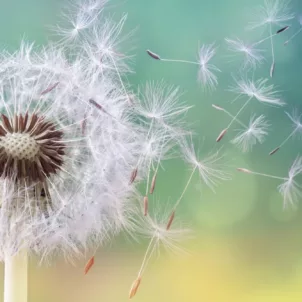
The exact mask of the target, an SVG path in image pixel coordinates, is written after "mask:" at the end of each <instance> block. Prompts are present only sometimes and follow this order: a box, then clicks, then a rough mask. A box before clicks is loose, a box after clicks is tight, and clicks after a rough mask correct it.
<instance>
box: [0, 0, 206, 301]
mask: <svg viewBox="0 0 302 302" xmlns="http://www.w3.org/2000/svg"><path fill="white" fill-rule="evenodd" d="M103 2H104V1H100V2H99V1H96V0H88V1H87V2H86V1H85V2H83V3H80V4H76V7H77V9H78V11H77V12H76V13H75V15H72V16H71V17H70V18H69V19H68V20H72V21H71V24H72V29H71V30H65V29H63V28H62V27H58V28H57V30H58V33H59V34H61V37H63V38H62V39H60V40H59V41H58V42H56V43H52V44H49V45H45V46H44V47H43V48H42V49H38V48H35V47H34V45H32V44H27V43H25V42H22V43H21V47H20V49H19V50H18V51H16V52H15V53H13V54H10V53H8V52H3V53H2V54H1V57H0V66H1V67H0V112H1V116H0V163H1V164H0V196H1V199H0V200H1V207H0V259H1V260H3V261H4V262H5V286H4V288H5V299H4V301H5V302H12V301H16V300H14V295H15V293H16V292H18V291H19V284H18V282H15V281H16V278H17V273H19V271H17V270H16V267H19V268H20V267H22V270H23V272H25V271H26V269H27V253H28V254H35V255H38V256H39V258H40V260H41V262H43V261H47V259H49V258H50V257H51V256H52V255H53V254H56V253H60V254H61V255H63V256H64V257H65V258H66V259H67V260H69V261H73V260H74V259H76V258H78V257H83V256H84V255H85V254H86V253H87V251H90V250H91V249H93V250H94V251H96V250H97V248H98V247H99V246H101V245H103V244H105V243H106V242H108V241H109V240H111V238H112V237H113V236H115V235H116V234H119V233H120V232H121V231H125V232H126V233H128V234H130V235H131V236H133V237H136V235H137V234H139V232H143V231H144V230H146V231H147V232H149V231H150V228H148V227H147V226H145V224H144V223H142V224H140V222H141V221H140V220H139V218H138V217H140V216H142V215H141V213H140V212H139V207H138V205H137V203H136V201H137V200H140V199H142V196H140V194H139V193H138V191H137V188H136V186H137V185H138V184H141V183H142V182H146V183H147V185H146V187H147V190H146V194H145V197H146V198H145V201H144V204H143V209H144V215H145V216H144V218H145V219H146V220H148V221H149V222H150V223H151V221H154V218H152V217H151V216H150V215H149V207H148V206H149V202H148V201H149V200H148V196H147V194H148V192H149V188H148V186H150V178H151V177H150V175H152V172H153V175H157V173H158V170H159V167H160V164H161V163H162V161H163V160H165V159H169V158H171V157H173V156H175V154H174V153H173V152H175V150H173V148H174V147H175V146H180V145H181V144H180V141H181V139H183V137H184V136H186V135H187V134H188V132H189V131H187V130H184V128H185V125H186V123H185V121H184V116H185V114H186V112H187V111H188V110H189V108H190V106H187V105H185V104H183V103H181V102H180V100H179V98H180V95H179V90H178V89H177V88H175V87H173V88H171V87H168V86H167V85H166V84H165V83H164V82H161V83H160V85H149V84H147V85H146V88H145V90H144V93H143V94H142V95H138V96H137V98H136V97H135V100H136V103H135V104H133V106H130V104H129V91H130V90H129V89H128V87H127V85H125V84H124V81H123V79H122V76H123V75H125V74H126V72H127V71H129V68H128V67H126V61H125V59H126V56H120V55H119V52H118V43H117V41H118V35H119V34H120V33H121V30H122V26H123V24H124V22H125V17H123V18H122V19H121V20H120V21H119V22H117V24H116V23H114V22H112V21H108V20H106V19H104V18H103V15H100V14H101V12H102V5H103ZM71 11H72V12H73V9H71ZM101 17H102V18H101ZM102 20H103V21H104V20H105V21H104V23H103V25H100V23H102V22H101V21H102ZM98 21H100V22H98ZM96 37H98V39H96ZM140 96H141V97H142V99H140ZM175 149H177V148H175ZM178 156H179V154H178ZM208 173H210V172H208ZM154 188H155V178H154V181H151V191H152V192H153V190H154ZM139 205H140V206H141V203H139ZM152 219H153V220H152ZM167 220H168V219H167ZM165 223H167V221H166V222H165ZM156 226H157V227H156ZM138 231H139V232H138ZM173 232H174V231H173V230H172V229H170V228H169V230H166V229H165V230H164V228H163V226H162V225H161V226H159V223H157V224H156V223H155V224H153V233H152V234H153V235H152V236H155V238H156V239H155V242H157V243H159V242H164V243H165V245H166V246H169V247H172V242H174V241H173V240H174V235H175V232H174V233H173ZM170 239H171V241H169V240H170ZM22 253H24V254H25V255H26V257H23V258H22V261H21V262H22V263H21V264H22V265H19V264H20V262H19V261H20V259H21V258H19V256H20V255H21V254H22ZM94 254H95V253H94ZM94 254H93V256H92V257H91V258H90V259H89V261H88V263H87V264H86V266H85V269H84V273H88V271H89V270H90V269H91V267H92V266H93V264H94V261H95V258H94ZM24 275H26V274H24ZM25 279H26V278H25ZM22 282H25V283H26V280H22ZM139 282H140V281H137V283H136V284H139ZM135 287H136V289H133V291H134V292H135V291H136V290H137V287H138V285H136V286H135ZM133 291H132V293H133Z"/></svg>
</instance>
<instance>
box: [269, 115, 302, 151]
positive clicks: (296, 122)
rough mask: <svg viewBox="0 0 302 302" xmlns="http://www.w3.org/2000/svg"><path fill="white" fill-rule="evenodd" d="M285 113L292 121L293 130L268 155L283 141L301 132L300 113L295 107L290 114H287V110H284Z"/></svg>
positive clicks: (283, 143)
mask: <svg viewBox="0 0 302 302" xmlns="http://www.w3.org/2000/svg"><path fill="white" fill-rule="evenodd" d="M285 114H286V115H287V116H288V117H289V119H290V120H291V121H292V123H293V128H294V129H293V131H292V132H291V133H290V134H289V135H288V136H287V137H286V138H285V139H284V141H283V142H282V143H281V144H280V145H279V146H278V147H276V148H275V149H273V150H272V151H271V152H270V153H269V155H273V154H275V153H276V152H277V151H278V150H279V149H280V148H281V147H282V146H283V145H285V143H286V142H287V141H288V140H289V139H290V138H291V137H293V136H295V135H298V134H301V133H302V122H301V114H299V112H298V110H297V109H294V110H293V111H292V114H289V113H288V112H285Z"/></svg>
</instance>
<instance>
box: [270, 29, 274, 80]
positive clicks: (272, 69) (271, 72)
mask: <svg viewBox="0 0 302 302" xmlns="http://www.w3.org/2000/svg"><path fill="white" fill-rule="evenodd" d="M269 33H270V41H271V49H272V65H271V70H270V76H271V77H273V73H274V68H275V51H274V43H273V37H272V24H271V23H270V25H269Z"/></svg>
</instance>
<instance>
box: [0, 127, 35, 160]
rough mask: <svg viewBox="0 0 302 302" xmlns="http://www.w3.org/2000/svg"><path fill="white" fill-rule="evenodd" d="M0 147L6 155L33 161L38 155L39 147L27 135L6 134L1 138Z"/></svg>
mask: <svg viewBox="0 0 302 302" xmlns="http://www.w3.org/2000/svg"><path fill="white" fill-rule="evenodd" d="M0 146H1V147H3V148H4V149H5V152H6V154H7V155H10V156H11V157H13V158H15V159H18V160H22V159H28V160H31V161H33V160H34V158H35V157H36V156H37V155H38V153H39V149H40V146H39V144H37V142H36V140H35V139H34V138H33V137H31V136H30V134H28V133H7V134H6V136H4V137H1V140H0Z"/></svg>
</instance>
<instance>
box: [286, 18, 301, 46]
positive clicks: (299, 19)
mask: <svg viewBox="0 0 302 302" xmlns="http://www.w3.org/2000/svg"><path fill="white" fill-rule="evenodd" d="M298 22H299V24H300V26H301V27H300V28H299V30H297V31H296V32H295V33H294V34H293V35H292V36H291V37H290V38H289V39H288V40H286V41H285V42H284V45H287V44H288V43H289V42H290V41H291V40H292V39H293V38H294V37H296V36H297V35H298V34H299V33H300V32H301V31H302V15H299V16H298Z"/></svg>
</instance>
